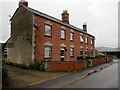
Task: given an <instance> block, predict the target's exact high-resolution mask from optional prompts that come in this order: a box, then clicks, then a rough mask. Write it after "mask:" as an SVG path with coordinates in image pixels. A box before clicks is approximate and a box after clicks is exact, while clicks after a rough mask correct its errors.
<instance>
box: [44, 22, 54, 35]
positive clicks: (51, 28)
mask: <svg viewBox="0 0 120 90" xmlns="http://www.w3.org/2000/svg"><path fill="white" fill-rule="evenodd" d="M46 26H49V27H50V29H49V30H50V34H47V33H46ZM44 31H45V32H44V33H45V34H44V35H45V36H49V37H51V36H52V26H51V25H49V24H45V30H44Z"/></svg>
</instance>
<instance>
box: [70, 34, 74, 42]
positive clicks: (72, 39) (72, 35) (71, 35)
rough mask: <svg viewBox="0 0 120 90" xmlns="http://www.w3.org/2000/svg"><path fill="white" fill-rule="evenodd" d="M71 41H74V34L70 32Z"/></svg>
mask: <svg viewBox="0 0 120 90" xmlns="http://www.w3.org/2000/svg"><path fill="white" fill-rule="evenodd" d="M70 41H74V32H70Z"/></svg>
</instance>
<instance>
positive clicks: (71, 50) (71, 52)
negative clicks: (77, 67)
mask: <svg viewBox="0 0 120 90" xmlns="http://www.w3.org/2000/svg"><path fill="white" fill-rule="evenodd" d="M70 57H74V48H73V47H71V48H70Z"/></svg>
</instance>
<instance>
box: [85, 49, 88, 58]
mask: <svg viewBox="0 0 120 90" xmlns="http://www.w3.org/2000/svg"><path fill="white" fill-rule="evenodd" d="M85 55H86V57H88V48H86V52H85Z"/></svg>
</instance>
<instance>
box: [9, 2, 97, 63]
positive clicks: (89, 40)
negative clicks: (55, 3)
mask: <svg viewBox="0 0 120 90" xmlns="http://www.w3.org/2000/svg"><path fill="white" fill-rule="evenodd" d="M61 15H62V20H59V19H56V18H54V17H52V16H49V15H47V14H45V13H42V12H40V11H37V10H34V9H32V8H30V7H28V2H27V1H24V0H21V1H20V2H19V7H18V8H17V10H16V12H15V13H14V15H13V17H12V18H11V37H10V39H9V40H8V43H11V44H12V46H11V47H10V48H8V60H9V61H12V62H15V63H20V64H29V62H32V61H37V62H39V61H41V60H43V59H46V60H51V61H73V60H79V59H81V58H87V57H95V37H94V36H93V35H91V34H89V33H88V32H87V25H86V24H85V23H84V24H83V29H80V28H77V27H75V26H73V25H71V24H69V13H68V12H67V10H64V11H63V13H62V14H61Z"/></svg>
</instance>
